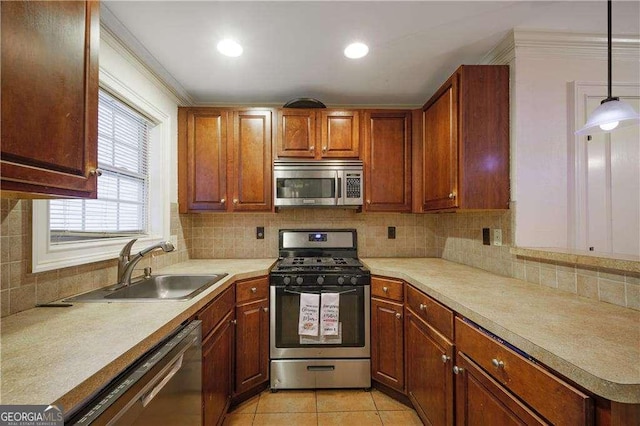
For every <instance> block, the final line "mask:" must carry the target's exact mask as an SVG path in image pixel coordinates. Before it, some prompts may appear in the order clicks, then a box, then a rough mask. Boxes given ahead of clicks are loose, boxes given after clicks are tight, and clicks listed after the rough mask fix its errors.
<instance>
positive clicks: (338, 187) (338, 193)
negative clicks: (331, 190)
mask: <svg viewBox="0 0 640 426" xmlns="http://www.w3.org/2000/svg"><path fill="white" fill-rule="evenodd" d="M339 176H340V172H339V171H337V170H336V177H335V180H336V190H335V195H336V201H335V205H336V206H337V205H338V199H339V197H340V177H339Z"/></svg>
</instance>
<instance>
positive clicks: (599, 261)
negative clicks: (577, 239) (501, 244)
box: [511, 247, 640, 273]
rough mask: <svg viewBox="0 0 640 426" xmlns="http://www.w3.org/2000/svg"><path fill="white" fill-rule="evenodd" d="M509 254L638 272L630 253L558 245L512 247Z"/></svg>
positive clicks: (639, 264) (638, 265) (639, 261)
mask: <svg viewBox="0 0 640 426" xmlns="http://www.w3.org/2000/svg"><path fill="white" fill-rule="evenodd" d="M511 254H515V255H517V256H522V257H530V258H534V259H543V260H550V261H554V262H564V263H574V264H576V265H580V266H587V267H596V268H606V269H616V270H618V271H624V272H633V273H640V259H639V258H638V257H636V256H631V255H624V254H612V253H596V252H590V251H582V250H572V249H565V248H559V247H512V248H511Z"/></svg>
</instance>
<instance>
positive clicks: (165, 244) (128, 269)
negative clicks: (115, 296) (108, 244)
mask: <svg viewBox="0 0 640 426" xmlns="http://www.w3.org/2000/svg"><path fill="white" fill-rule="evenodd" d="M136 241H137V238H134V239H133V240H131V241H129V242H128V243H127V244H126V245H125V246H124V247H123V248H122V250H121V251H120V256H118V284H117V285H116V288H121V287H125V286H128V285H129V284H131V274H132V273H133V269H134V268H135V267H136V265H137V264H138V262H140V260H141V259H142V258H143V257H144V256H145V255H146V254H147V253H149V252H151V251H153V250H155V249H158V248H160V249H162V251H165V252H170V251H173V250H174V249H175V248H174V247H173V244H171V242H170V241H162V242H160V243H158V244H154V245H152V246H150V247H147V248H146V249H143V250H140V251H139V252H138V253H137V254H135V255H134V256H133V257H132V256H131V247H133V244H134V243H135V242H136Z"/></svg>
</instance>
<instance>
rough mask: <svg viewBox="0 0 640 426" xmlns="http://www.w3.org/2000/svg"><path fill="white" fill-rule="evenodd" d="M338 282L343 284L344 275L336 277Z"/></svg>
mask: <svg viewBox="0 0 640 426" xmlns="http://www.w3.org/2000/svg"><path fill="white" fill-rule="evenodd" d="M338 284H340V285H342V284H344V277H338Z"/></svg>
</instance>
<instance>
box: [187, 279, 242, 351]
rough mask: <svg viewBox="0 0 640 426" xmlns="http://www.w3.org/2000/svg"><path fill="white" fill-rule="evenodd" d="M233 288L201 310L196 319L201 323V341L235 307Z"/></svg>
mask: <svg viewBox="0 0 640 426" xmlns="http://www.w3.org/2000/svg"><path fill="white" fill-rule="evenodd" d="M233 290H234V288H233V286H231V287H229V288H228V289H226V290H225V291H224V292H223V293H222V294H221V295H219V296H218V297H216V298H215V299H214V300H213V302H211V303H209V304H208V305H207V306H205V307H204V308H202V309H201V310H200V312H198V314H197V315H196V318H197V319H199V320H201V321H202V340H204V339H205V338H206V337H207V335H208V334H209V333H210V332H211V331H213V329H214V328H216V326H217V325H218V323H219V322H220V321H221V320H222V319H223V318H224V317H225V315H227V313H228V312H229V311H231V310H233V308H234V307H235V294H234V291H233Z"/></svg>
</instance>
